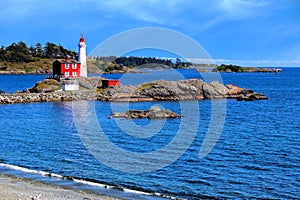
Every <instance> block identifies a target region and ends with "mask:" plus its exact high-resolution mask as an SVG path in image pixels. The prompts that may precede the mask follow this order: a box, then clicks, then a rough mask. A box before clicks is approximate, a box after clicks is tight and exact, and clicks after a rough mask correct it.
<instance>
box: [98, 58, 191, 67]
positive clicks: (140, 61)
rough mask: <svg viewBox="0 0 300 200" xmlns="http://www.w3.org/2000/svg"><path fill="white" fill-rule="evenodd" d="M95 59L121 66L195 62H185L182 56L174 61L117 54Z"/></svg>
mask: <svg viewBox="0 0 300 200" xmlns="http://www.w3.org/2000/svg"><path fill="white" fill-rule="evenodd" d="M93 59H94V60H96V61H98V62H103V63H108V62H110V63H113V64H116V65H118V66H119V67H122V66H126V67H131V68H135V67H138V66H143V65H148V64H159V65H165V66H169V67H172V68H182V67H190V66H192V65H193V64H192V63H191V62H183V61H182V60H181V59H180V58H176V59H175V60H174V61H172V60H171V59H162V58H155V57H137V56H129V57H124V56H123V57H116V56H108V57H99V56H97V57H93Z"/></svg>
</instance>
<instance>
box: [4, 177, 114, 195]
mask: <svg viewBox="0 0 300 200" xmlns="http://www.w3.org/2000/svg"><path fill="white" fill-rule="evenodd" d="M0 199H1V200H17V199H19V200H46V199H47V200H52V199H54V200H65V199H74V200H77V199H81V200H94V199H103V200H112V199H120V198H115V197H108V196H104V195H99V194H96V193H94V192H91V191H86V190H76V189H72V188H69V187H63V186H56V185H52V184H47V183H43V182H40V181H35V180H31V179H26V178H19V177H15V176H12V175H4V174H0Z"/></svg>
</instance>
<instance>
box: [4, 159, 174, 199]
mask: <svg viewBox="0 0 300 200" xmlns="http://www.w3.org/2000/svg"><path fill="white" fill-rule="evenodd" d="M1 168H6V169H11V170H14V171H19V172H24V173H26V174H28V173H29V174H36V175H40V176H42V177H50V178H55V179H59V180H62V181H63V180H68V181H73V182H74V183H79V184H82V185H85V186H92V187H96V188H102V189H110V190H114V191H119V192H124V193H130V194H132V195H139V196H147V197H149V198H146V199H158V198H165V199H178V198H176V197H174V196H169V195H166V194H162V193H159V192H152V191H142V189H141V190H134V189H129V188H124V187H120V186H116V185H109V184H106V183H104V182H101V181H97V180H93V179H84V178H77V177H72V176H62V175H59V174H55V173H49V172H45V171H41V170H33V169H28V168H26V167H23V166H16V165H11V164H6V163H0V169H1ZM68 185H69V184H68ZM71 187H72V186H71ZM79 189H80V188H79ZM151 196H153V198H151ZM121 197H122V196H121Z"/></svg>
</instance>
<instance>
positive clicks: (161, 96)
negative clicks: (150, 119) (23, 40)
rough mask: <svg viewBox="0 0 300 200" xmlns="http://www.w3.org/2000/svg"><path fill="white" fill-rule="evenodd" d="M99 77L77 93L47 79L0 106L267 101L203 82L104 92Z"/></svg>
mask: <svg viewBox="0 0 300 200" xmlns="http://www.w3.org/2000/svg"><path fill="white" fill-rule="evenodd" d="M103 79H104V78H102V77H88V78H80V90H77V91H62V90H61V89H60V90H58V89H59V88H61V83H60V82H59V81H56V80H54V79H46V80H43V81H40V82H38V83H36V85H35V86H34V87H32V88H29V89H27V90H26V91H24V92H19V93H15V94H2V95H0V104H10V103H30V102H59V101H74V100H98V101H117V102H145V101H150V102H151V101H183V100H203V99H220V98H234V99H237V100H245V101H254V100H264V99H268V97H266V96H265V95H264V94H261V93H257V92H254V91H253V90H249V89H244V88H241V87H238V86H234V85H232V84H228V85H223V84H221V83H219V82H210V83H207V82H204V81H203V80H201V79H187V80H180V81H166V80H156V81H152V82H147V83H143V84H140V85H137V86H132V85H119V86H116V87H109V88H103V86H102V80H103Z"/></svg>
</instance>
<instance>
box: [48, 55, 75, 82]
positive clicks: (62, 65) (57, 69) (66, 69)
mask: <svg viewBox="0 0 300 200" xmlns="http://www.w3.org/2000/svg"><path fill="white" fill-rule="evenodd" d="M80 66H81V64H80V62H78V61H77V60H74V59H69V58H67V59H57V60H55V61H54V62H53V77H61V78H79V77H80Z"/></svg>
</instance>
